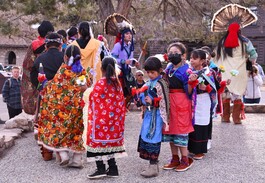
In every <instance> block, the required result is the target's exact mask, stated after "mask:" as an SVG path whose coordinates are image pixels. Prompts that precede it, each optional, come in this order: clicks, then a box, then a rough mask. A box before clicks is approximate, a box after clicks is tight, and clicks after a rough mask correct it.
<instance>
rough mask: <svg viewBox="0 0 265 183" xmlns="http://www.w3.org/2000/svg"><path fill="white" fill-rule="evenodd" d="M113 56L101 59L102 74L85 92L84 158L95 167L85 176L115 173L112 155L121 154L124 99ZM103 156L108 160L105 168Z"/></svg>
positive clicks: (115, 175) (116, 156) (122, 147)
mask: <svg viewBox="0 0 265 183" xmlns="http://www.w3.org/2000/svg"><path fill="white" fill-rule="evenodd" d="M115 62H116V61H115V59H114V58H113V57H105V58H104V59H103V61H102V67H101V70H102V76H103V77H102V78H101V79H100V80H99V81H98V82H97V83H96V84H95V86H94V88H93V90H92V92H91V93H90V95H89V108H88V130H87V141H86V145H87V160H88V162H91V161H96V164H97V170H96V172H95V173H93V174H91V175H88V178H90V179H94V178H100V177H105V176H109V177H117V176H118V175H119V174H118V168H117V165H116V162H115V158H119V157H124V156H126V155H127V154H126V153H125V148H124V120H125V100H124V97H123V92H122V87H121V85H120V83H119V80H118V78H117V76H116V73H115ZM103 160H107V161H108V165H109V168H108V170H107V171H106V167H105V164H104V163H103Z"/></svg>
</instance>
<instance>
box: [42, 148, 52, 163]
mask: <svg viewBox="0 0 265 183" xmlns="http://www.w3.org/2000/svg"><path fill="white" fill-rule="evenodd" d="M40 150H41V154H42V157H43V160H44V161H50V160H52V151H50V150H48V149H46V148H44V147H43V146H41V148H40Z"/></svg>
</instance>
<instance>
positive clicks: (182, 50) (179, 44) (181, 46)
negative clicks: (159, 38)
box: [167, 42, 187, 55]
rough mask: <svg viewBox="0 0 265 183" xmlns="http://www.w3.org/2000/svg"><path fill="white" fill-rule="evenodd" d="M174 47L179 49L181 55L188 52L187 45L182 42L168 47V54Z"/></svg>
mask: <svg viewBox="0 0 265 183" xmlns="http://www.w3.org/2000/svg"><path fill="white" fill-rule="evenodd" d="M172 47H177V48H178V49H179V50H180V51H181V55H183V54H185V53H186V52H187V49H186V47H185V45H184V44H183V43H181V42H175V43H171V44H170V45H169V46H168V47H167V52H169V50H170V48H172Z"/></svg>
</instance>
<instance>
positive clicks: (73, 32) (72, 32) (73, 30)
mask: <svg viewBox="0 0 265 183" xmlns="http://www.w3.org/2000/svg"><path fill="white" fill-rule="evenodd" d="M67 34H68V37H72V36H74V35H76V34H78V29H77V28H76V27H74V26H73V27H70V29H69V30H68V32H67Z"/></svg>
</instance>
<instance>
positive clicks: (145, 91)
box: [22, 21, 257, 179]
mask: <svg viewBox="0 0 265 183" xmlns="http://www.w3.org/2000/svg"><path fill="white" fill-rule="evenodd" d="M123 25H124V26H123V27H122V26H119V34H118V35H117V39H116V43H115V45H114V47H113V49H112V50H109V49H108V48H107V47H106V41H105V42H104V41H103V38H104V37H103V36H100V40H98V39H95V38H94V37H93V36H92V34H91V25H90V24H89V23H88V22H81V23H80V24H79V27H78V33H79V37H77V38H76V39H75V40H72V41H71V42H68V45H67V47H65V49H64V53H63V52H62V44H63V42H62V37H61V36H60V35H59V34H58V33H56V32H54V28H53V26H52V25H51V23H50V22H49V21H44V22H43V23H42V24H41V26H40V28H39V29H38V31H39V34H40V37H39V38H38V39H37V40H35V41H33V42H32V45H31V46H30V47H29V51H28V53H27V55H26V57H25V61H24V63H23V67H24V73H23V78H22V82H23V80H24V86H25V84H26V83H31V82H32V83H33V84H34V85H35V87H36V88H38V89H39V91H38V92H35V90H34V86H33V85H32V86H31V90H27V93H26V91H24V102H23V105H24V106H25V107H26V109H27V103H30V102H33V104H32V105H33V106H34V104H35V103H36V104H35V106H37V107H36V108H37V110H36V111H35V110H31V113H35V114H36V126H37V127H36V134H37V139H38V144H39V145H40V146H41V149H42V155H43V158H44V160H50V159H52V153H53V152H55V154H56V159H57V161H58V163H59V165H60V166H69V167H75V168H81V167H83V160H82V158H83V154H84V153H86V156H87V161H88V162H91V161H95V162H96V167H97V169H96V171H95V172H93V173H92V174H89V175H88V178H90V179H95V178H101V177H105V176H109V177H117V176H119V172H118V167H117V164H116V158H120V157H125V156H127V154H126V151H125V146H124V130H125V127H124V122H125V119H126V111H127V110H126V108H127V103H128V102H130V101H131V100H132V99H133V100H134V102H135V103H137V105H139V106H145V107H144V113H143V121H142V127H141V131H140V135H139V141H138V148H137V151H138V152H139V156H140V158H142V159H145V160H148V161H149V166H148V167H147V168H146V169H145V170H144V171H142V172H140V175H141V176H143V177H147V178H149V177H155V176H157V175H158V172H159V167H158V160H159V154H160V149H161V143H162V142H165V143H169V145H170V149H171V155H172V158H171V161H170V162H169V163H168V164H166V165H163V169H164V170H172V169H174V170H175V171H177V172H181V171H186V170H188V169H189V168H190V167H191V166H192V164H193V163H194V160H201V159H203V158H204V157H205V154H206V153H207V150H208V149H209V148H210V142H211V135H212V119H213V117H215V116H216V114H218V113H219V114H222V111H223V107H222V93H223V92H224V91H225V88H226V89H227V90H228V91H229V92H230V93H231V94H232V98H233V101H234V109H233V115H232V117H233V121H234V123H235V124H240V123H241V119H242V118H241V117H243V116H242V115H243V103H242V101H241V97H242V94H243V92H244V91H243V87H244V86H243V85H244V83H243V81H244V79H245V76H246V73H247V70H246V68H242V66H243V67H244V66H245V64H246V63H245V60H246V58H248V60H250V61H255V60H256V58H257V53H256V51H255V49H254V47H253V45H252V44H251V42H250V41H249V40H248V39H247V38H245V37H243V36H242V35H241V34H240V28H239V25H238V24H237V23H232V24H231V25H230V26H229V29H228V31H227V34H226V35H225V36H224V38H222V39H221V40H220V42H219V43H218V46H217V48H216V57H212V56H213V54H212V53H213V51H211V49H210V48H209V47H202V48H199V49H194V50H193V51H192V52H191V53H187V48H186V47H185V45H184V44H182V43H180V42H173V43H172V44H170V45H169V46H168V48H167V53H166V54H165V55H164V57H163V59H161V57H158V56H157V55H153V56H149V57H148V58H147V59H146V60H145V61H144V64H143V69H144V71H145V74H146V76H147V77H148V78H149V80H148V81H147V82H145V83H144V85H143V86H141V88H137V89H135V90H134V92H132V87H134V86H136V85H134V84H135V83H136V82H135V79H134V77H133V74H132V70H131V67H130V65H132V64H134V65H135V66H137V67H139V65H140V64H139V63H138V62H135V59H134V55H133V51H134V44H133V35H134V33H135V32H134V30H133V29H132V26H131V25H130V23H129V22H127V24H123ZM128 25H129V26H128ZM48 32H52V33H48ZM231 34H232V36H231ZM71 39H73V37H71ZM104 39H105V38H104ZM105 40H106V39H105ZM36 42H37V43H38V44H36ZM43 45H45V47H44V48H43V49H42V51H40V50H39V49H40V48H42V46H43ZM45 48H46V49H45ZM36 50H37V51H40V52H38V53H36ZM33 54H34V55H35V57H36V59H35V60H34V61H32V60H31V59H32V57H31V55H33ZM188 54H189V55H190V59H189V60H188V61H187V55H188ZM165 62H166V63H167V66H166V68H163V65H164V64H162V63H165ZM231 63H233V64H231ZM231 67H232V68H231ZM27 71H28V72H27ZM236 71H237V72H236ZM238 71H239V72H238ZM138 73H140V74H142V75H143V72H142V71H141V72H140V71H138ZM29 78H30V79H29ZM238 80H240V82H238ZM238 83H241V84H240V85H239V84H238ZM242 83H243V84H242ZM227 84H228V85H227ZM24 90H26V89H25V88H24ZM33 90H34V92H32V91H33ZM29 92H31V93H34V95H31V96H29V95H28V94H29ZM36 93H38V94H36ZM22 96H23V94H22ZM25 96H26V98H25ZM33 96H36V97H35V98H36V99H37V100H36V101H35V103H34V101H33V100H34V97H33ZM38 106H39V107H38ZM31 107H32V106H31ZM28 109H29V110H30V108H28ZM229 115H230V114H229ZM226 118H227V117H226ZM229 121H230V118H229V117H228V120H226V122H229ZM70 152H71V153H72V154H71V153H70ZM104 161H107V164H108V168H106V165H105V163H104Z"/></svg>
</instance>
